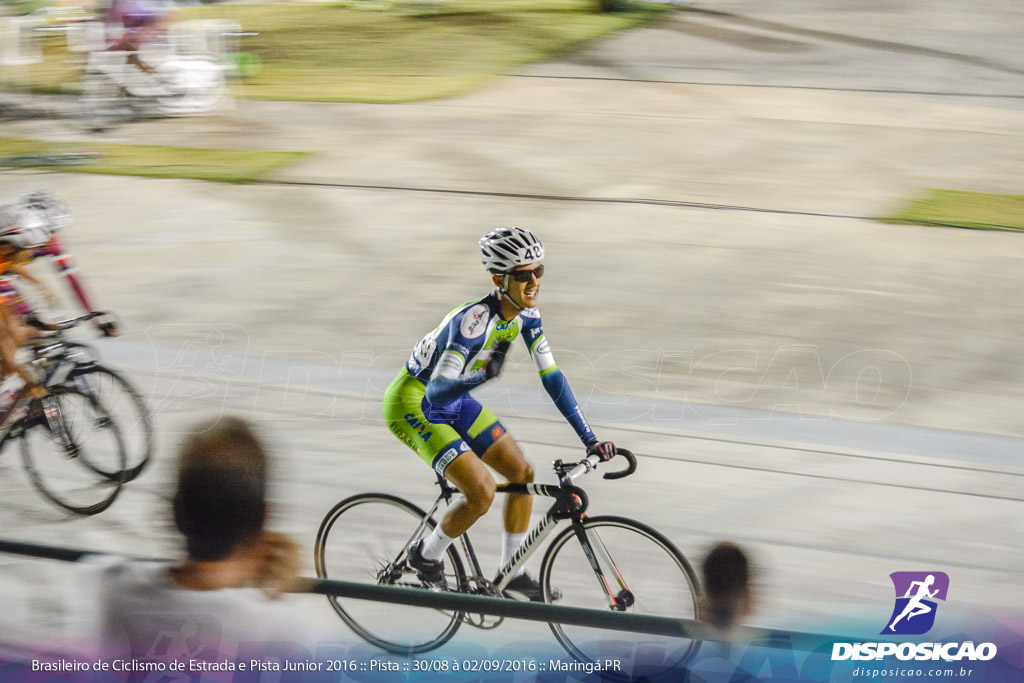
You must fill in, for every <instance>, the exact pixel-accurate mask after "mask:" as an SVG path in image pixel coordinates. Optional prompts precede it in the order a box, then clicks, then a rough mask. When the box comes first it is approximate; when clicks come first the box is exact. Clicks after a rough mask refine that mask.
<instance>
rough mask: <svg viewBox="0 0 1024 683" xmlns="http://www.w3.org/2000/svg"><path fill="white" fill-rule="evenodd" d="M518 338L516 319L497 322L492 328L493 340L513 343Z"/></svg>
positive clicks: (517, 322)
mask: <svg viewBox="0 0 1024 683" xmlns="http://www.w3.org/2000/svg"><path fill="white" fill-rule="evenodd" d="M518 336H519V321H518V319H516V318H513V319H512V320H509V321H508V322H505V321H504V320H499V321H498V324H497V325H495V326H494V338H495V339H497V340H501V341H515V338H516V337H518Z"/></svg>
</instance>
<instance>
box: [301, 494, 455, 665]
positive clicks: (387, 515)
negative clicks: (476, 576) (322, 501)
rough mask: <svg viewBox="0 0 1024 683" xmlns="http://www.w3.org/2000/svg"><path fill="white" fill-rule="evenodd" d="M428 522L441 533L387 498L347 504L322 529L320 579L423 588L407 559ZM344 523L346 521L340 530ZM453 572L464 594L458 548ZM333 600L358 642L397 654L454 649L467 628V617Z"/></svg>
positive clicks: (451, 560)
mask: <svg viewBox="0 0 1024 683" xmlns="http://www.w3.org/2000/svg"><path fill="white" fill-rule="evenodd" d="M424 519H426V522H427V526H426V529H425V530H424V532H423V533H424V534H425V533H429V531H431V530H432V529H433V528H434V527H435V526H436V522H435V521H434V520H433V518H428V517H427V513H426V512H424V511H423V510H421V509H420V508H419V507H417V506H416V505H414V504H412V503H410V502H409V501H407V500H404V499H402V498H399V497H397V496H392V495H389V494H386V493H364V494H360V495H356V496H351V497H350V498H346V499H345V500H343V501H341V502H340V503H338V504H337V505H335V506H334V507H333V508H332V509H331V511H330V512H328V513H327V515H326V516H325V517H324V519H323V522H322V523H321V524H320V529H319V531H318V532H317V535H316V545H315V550H314V560H315V564H316V575H317V576H318V577H320V578H322V579H340V580H343V581H356V582H359V581H363V582H367V583H372V584H374V585H382V584H383V585H408V586H410V587H412V586H416V587H420V586H421V585H422V584H421V583H420V581H419V579H417V578H416V574H415V572H414V571H413V570H412V569H411V568H409V567H408V566H407V565H406V564H405V561H404V555H405V549H406V547H407V544H408V543H409V542H411V541H413V540H415V539H414V538H413V533H414V532H415V530H416V526H417V525H418V524H419V523H420V522H421V521H423V520H424ZM339 520H343V521H342V523H341V524H340V525H339ZM445 573H446V575H447V578H448V585H449V587H450V588H452V589H454V590H463V589H464V587H465V586H467V585H468V582H467V579H466V572H465V569H464V568H463V565H462V560H461V559H460V558H459V556H458V554H457V552H456V547H455V545H454V544H453V545H452V546H450V547H449V548H448V550H447V551H446V554H445ZM327 601H328V602H329V603H330V604H331V607H332V608H334V611H335V612H336V613H337V615H338V616H339V617H341V620H342V621H344V622H345V623H346V624H347V625H348V627H349V628H351V629H352V630H353V631H354V632H355V633H356V635H358V636H359V637H360V638H362V639H363V640H365V641H366V642H368V643H370V644H372V645H375V646H377V647H379V648H381V649H382V650H386V651H388V652H393V653H397V654H404V655H412V654H418V653H421V652H429V651H430V650H434V649H436V648H438V647H440V646H442V645H444V644H445V643H446V642H448V641H449V640H450V639H451V637H452V636H453V635H455V632H456V631H457V630H458V629H459V626H460V625H461V624H462V621H463V614H462V613H461V612H444V611H441V610H428V609H424V608H421V607H410V606H407V605H395V604H390V603H384V602H370V601H367V600H343V599H342V598H338V597H336V596H328V598H327ZM431 615H440V616H439V617H438V616H431ZM384 632H386V633H384ZM435 633H436V635H434V634H435ZM423 634H428V635H423Z"/></svg>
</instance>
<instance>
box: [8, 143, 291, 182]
mask: <svg viewBox="0 0 1024 683" xmlns="http://www.w3.org/2000/svg"><path fill="white" fill-rule="evenodd" d="M76 154H88V155H90V156H91V155H96V156H95V157H94V158H89V159H88V160H87V161H86V162H85V163H75V164H65V163H63V161H62V158H61V155H76ZM304 156H306V153H305V152H266V151H258V150H248V149H242V150H237V149H212V148H197V147H169V146H164V145H118V144H109V143H101V144H94V143H81V142H44V141H42V140H26V139H22V138H0V167H3V166H7V167H19V168H26V167H27V168H53V169H59V170H60V171H61V172H70V173H100V174H105V175H128V176H145V177H148V178H193V179H196V180H210V181H215V182H221V183H246V182H252V181H254V180H259V179H261V178H264V177H266V176H267V175H268V174H270V173H271V172H273V171H275V170H277V169H279V168H281V167H283V166H287V165H288V164H291V163H293V162H295V161H298V160H299V159H301V158H302V157H304Z"/></svg>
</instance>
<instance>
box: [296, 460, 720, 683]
mask: <svg viewBox="0 0 1024 683" xmlns="http://www.w3.org/2000/svg"><path fill="white" fill-rule="evenodd" d="M618 455H621V456H623V457H625V458H626V460H627V461H628V462H629V464H628V466H627V467H626V468H625V469H623V470H621V471H617V472H608V473H605V474H604V478H605V479H620V478H622V477H626V476H628V475H630V474H632V473H633V472H635V471H636V457H635V456H634V455H633V454H632V453H631V452H629V451H627V450H625V449H618ZM600 462H601V460H600V456H598V455H589V456H587V457H586V458H584V459H583V460H581V461H579V462H571V463H563V462H562V461H561V460H557V461H555V462H554V463H553V467H554V471H555V473H556V475H557V476H558V478H559V484H558V485H557V486H554V485H547V484H512V483H506V484H498V485H497V492H498V493H505V494H510V493H516V494H531V495H534V496H546V497H550V498H553V499H554V502H553V504H552V505H551V507H550V508H549V509H548V511H547V512H546V513H545V514H544V516H543V518H541V519H540V521H538V522H537V524H536V525H534V527H533V528H532V529H531V530H530V532H529V535H528V536H527V538H526V541H525V543H524V544H523V547H522V548H521V549H520V551H519V552H518V553H517V554H516V555H515V556H513V557H512V558H511V560H510V561H509V563H508V564H507V565H506V566H504V567H502V568H501V570H500V571H499V572H498V574H497V576H495V577H494V578H493V579H488V578H486V576H485V574H484V572H483V570H482V568H481V567H480V563H479V561H478V560H477V556H476V552H475V551H474V549H473V544H472V542H471V541H470V538H469V535H468V534H462V536H460V537H459V539H458V541H457V542H456V543H453V544H452V545H451V546H450V547H449V548H448V550H447V551H446V554H445V555H444V558H443V559H444V566H445V574H446V577H445V578H446V582H447V586H448V590H452V591H457V592H460V593H469V594H475V595H485V596H491V597H502V596H504V597H516V596H515V595H514V594H512V592H511V591H510V592H506V591H505V588H506V586H507V585H508V583H509V582H510V581H511V580H512V578H513V577H514V576H515V575H516V574H517V573H518V571H519V569H520V568H521V567H523V566H524V564H525V563H526V561H527V560H528V559H529V558H530V556H531V555H532V554H533V553H534V552H535V551H536V550H537V549H538V547H539V546H540V545H541V544H542V543H543V542H544V540H545V539H546V538H547V537H548V536H549V535H550V534H551V532H552V531H554V529H555V527H556V526H557V524H558V522H559V521H562V520H568V521H569V522H570V526H569V527H568V528H565V529H563V530H562V531H561V532H560V533H558V534H557V535H556V536H555V537H554V540H553V541H552V542H551V544H550V545H549V546H548V549H547V551H546V552H545V554H544V558H543V561H542V563H541V568H540V574H539V581H540V584H541V587H542V589H543V595H544V601H545V602H548V603H555V602H556V601H557V604H559V605H566V606H571V607H583V608H591V609H605V610H611V611H614V612H632V613H636V614H647V615H653V616H667V617H673V618H690V619H693V618H696V613H697V606H698V601H699V600H700V598H701V588H700V582H699V580H698V579H697V575H696V574H695V572H694V571H693V568H692V567H691V566H690V563H689V561H687V559H686V557H685V556H684V555H683V554H682V553H681V552H680V551H679V549H678V548H676V546H675V545H674V544H673V543H672V542H671V541H670V540H669V539H668V538H666V537H665V536H664V535H663V534H661V533H660V532H658V531H657V530H655V529H653V528H651V527H650V526H648V525H646V524H643V523H642V522H638V521H635V520H632V519H628V518H626V517H618V516H611V515H606V516H598V517H590V516H588V515H587V514H586V511H587V507H588V504H589V500H588V498H587V494H586V493H585V492H584V491H583V489H581V488H579V487H578V486H576V485H575V484H574V481H575V480H576V479H577V478H579V477H580V476H582V475H583V474H586V473H587V472H590V471H592V470H594V469H596V468H597V466H598V464H599V463H600ZM438 484H439V485H440V487H441V493H440V495H439V496H438V497H437V500H436V501H435V502H434V504H433V505H432V506H431V507H430V510H429V511H427V512H424V511H423V510H422V509H421V508H419V507H418V506H416V505H415V504H413V503H411V502H409V501H407V500H405V499H403V498H399V497H398V496H393V495H390V494H386V493H364V494H359V495H355V496H352V497H350V498H346V499H345V500H343V501H341V502H340V503H338V504H337V505H335V506H334V507H333V508H332V509H331V511H330V512H328V513H327V516H326V517H324V520H323V522H322V523H321V524H320V529H319V531H318V533H317V537H316V545H315V557H314V560H315V564H316V572H317V576H318V577H320V578H330V579H339V580H343V581H354V582H366V583H370V584H375V585H391V586H406V587H410V588H419V589H423V588H425V586H424V584H423V583H422V582H421V581H420V580H419V579H418V578H417V576H416V572H415V570H413V569H412V568H411V567H410V566H409V564H408V561H407V557H406V554H407V550H408V547H409V545H410V544H411V543H412V542H413V541H415V540H417V539H419V538H421V537H423V536H426V535H428V534H429V533H430V532H431V530H432V529H433V528H434V526H436V524H437V522H436V520H435V514H436V513H437V512H438V510H439V509H440V507H441V505H442V503H444V504H445V505H450V504H451V502H452V499H453V497H454V495H455V494H456V493H458V490H457V489H455V488H454V487H453V486H452V485H451V484H449V483H448V482H447V480H445V479H444V478H443V477H441V476H440V475H439V476H438ZM460 550H461V553H460V552H459V551H460ZM328 601H329V602H330V604H331V607H332V608H333V609H334V611H335V612H336V613H337V614H338V616H339V617H340V618H341V619H342V621H344V622H345V623H346V624H347V625H348V626H349V627H350V628H351V629H352V630H353V631H355V633H356V634H357V635H359V636H360V637H361V638H363V639H364V640H366V641H367V642H369V643H371V644H373V645H375V646H377V647H380V648H381V649H383V650H387V651H389V652H394V653H400V654H410V655H411V654H417V653H422V652H428V651H430V650H433V649H435V648H438V647H440V646H441V645H443V644H444V643H446V642H447V641H448V640H449V639H451V637H452V636H453V635H455V632H456V631H457V630H458V629H459V627H460V626H462V625H463V624H468V625H470V626H473V627H476V628H480V629H492V628H495V627H496V626H498V625H499V624H500V623H501V622H502V621H503V619H502V618H500V617H493V616H488V615H482V614H470V613H464V612H453V611H444V610H432V609H423V608H415V607H408V606H402V605H396V604H390V603H380V602H369V601H364V600H355V599H342V598H338V597H336V596H330V597H328ZM550 627H551V631H552V632H553V633H554V635H555V638H556V639H557V640H558V642H559V643H560V644H561V645H562V646H563V647H564V648H565V649H566V650H567V651H568V652H569V654H570V655H572V656H573V657H574V658H576V659H578V660H580V661H582V662H595V661H599V660H605V659H609V658H612V659H619V660H620V661H627V662H634V663H635V665H634V669H633V672H632V674H631V675H638V674H640V675H652V674H654V673H657V672H662V671H665V670H668V669H671V668H674V667H675V666H677V665H679V664H681V663H682V662H684V661H685V660H686V659H687V658H688V657H689V656H690V655H691V654H692V653H693V652H694V651H695V650H696V647H697V642H696V641H693V640H685V639H673V638H666V637H660V636H648V635H641V634H635V633H626V632H618V631H608V630H603V629H596V628H590V627H582V626H570V625H565V624H558V623H554V622H552V623H551V624H550ZM643 659H648V660H653V661H654V666H655V667H656V669H657V671H656V672H655V671H650V670H641V669H642V668H643V667H644V666H645V665H644V664H643V662H642V661H641V660H643ZM636 667H640V668H636Z"/></svg>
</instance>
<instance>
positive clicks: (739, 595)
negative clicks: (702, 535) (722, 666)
mask: <svg viewBox="0 0 1024 683" xmlns="http://www.w3.org/2000/svg"><path fill="white" fill-rule="evenodd" d="M701 571H702V573H703V577H702V578H703V582H704V591H705V596H706V597H705V600H706V604H705V606H704V611H705V614H704V619H705V620H706V621H707V622H708V623H710V624H711V625H712V626H714V627H715V628H717V629H719V630H721V631H728V630H730V629H732V628H734V627H736V626H739V625H740V624H741V623H742V622H743V621H744V619H746V618H747V617H748V616H750V614H751V613H752V612H753V609H754V590H753V585H752V574H753V571H752V567H751V564H750V560H749V559H748V558H747V554H746V553H745V552H744V551H743V549H742V548H740V547H739V546H738V545H736V544H735V543H729V542H727V541H723V542H721V543H718V544H716V545H715V546H714V547H713V548H711V551H710V552H708V555H707V557H705V558H704V564H703V565H702V566H701Z"/></svg>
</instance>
